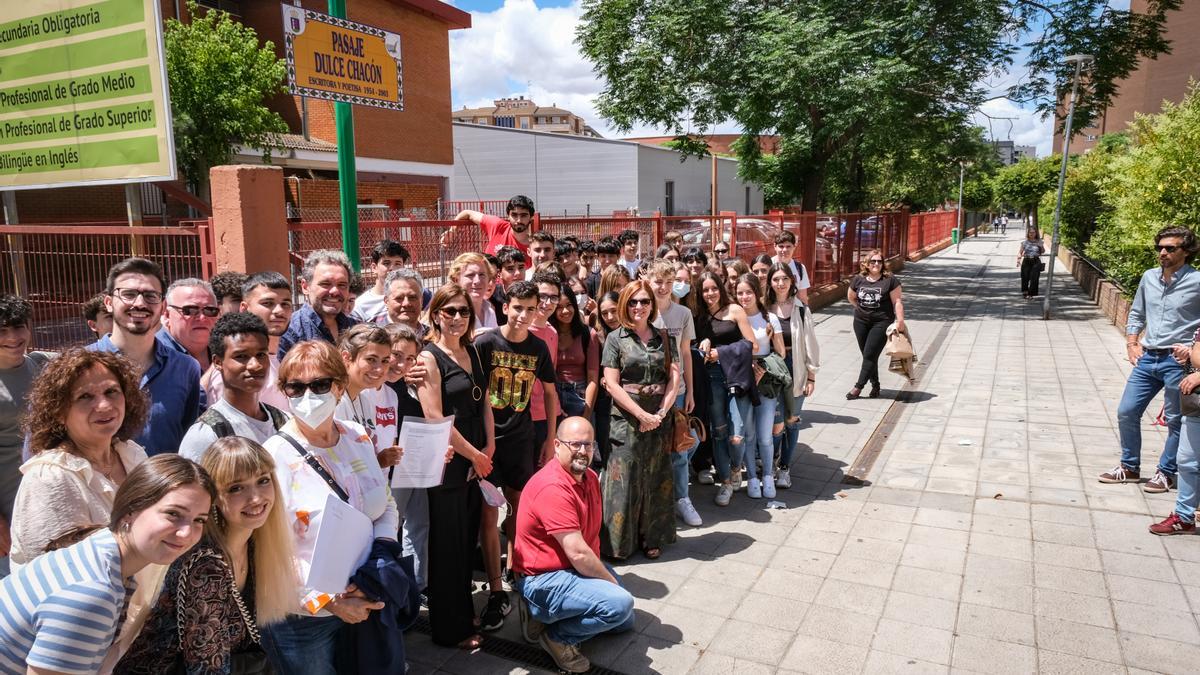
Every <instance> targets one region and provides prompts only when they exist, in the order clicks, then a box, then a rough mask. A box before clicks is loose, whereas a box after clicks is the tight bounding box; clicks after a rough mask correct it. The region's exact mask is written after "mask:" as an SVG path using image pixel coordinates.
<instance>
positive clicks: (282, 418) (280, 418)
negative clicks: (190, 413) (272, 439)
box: [196, 403, 288, 438]
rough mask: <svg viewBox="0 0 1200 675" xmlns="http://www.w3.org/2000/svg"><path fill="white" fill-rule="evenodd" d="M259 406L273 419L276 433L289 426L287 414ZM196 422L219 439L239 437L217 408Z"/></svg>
mask: <svg viewBox="0 0 1200 675" xmlns="http://www.w3.org/2000/svg"><path fill="white" fill-rule="evenodd" d="M259 405H261V406H262V407H263V408H264V409H265V410H266V411H267V416H268V417H269V418H270V419H271V426H273V427H275V430H276V431H279V429H281V428H282V427H283V425H285V424H287V421H288V416H287V413H285V412H283V411H282V410H280V409H279V408H276V407H275V406H273V405H268V404H266V403H260V404H259ZM196 421H197V422H200V423H202V424H204V425H205V426H207V427H209V428H211V429H212V430H213V433H214V434H216V435H217V438H225V437H226V436H236V435H237V434H236V433H234V431H233V425H232V424H230V423H229V420H228V419H226V418H225V416H224V415H222V414H221V412H220V411H219V410H217V409H215V408H209V409H208V410H205V411H204V414H202V415H200V417H199V419H197V420H196Z"/></svg>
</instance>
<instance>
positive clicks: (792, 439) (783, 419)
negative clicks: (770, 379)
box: [775, 354, 806, 467]
mask: <svg viewBox="0 0 1200 675" xmlns="http://www.w3.org/2000/svg"><path fill="white" fill-rule="evenodd" d="M785 362H786V363H787V368H788V372H789V373H791V372H792V355H791V354H788V355H787V357H786V358H785ZM795 376H796V375H795V373H792V377H795ZM805 398H806V397H805V396H804V395H803V394H801V395H800V396H793V395H792V388H791V387H788V388H787V389H785V390H784V391H782V392H780V393H779V405H777V406H775V424H782V425H783V432H782V433H778V434H775V444H776V445H777V446H780V448H779V466H780V467H790V466H791V465H792V454H793V453H795V452H796V444H797V443H799V442H800V422H801V420H800V413H801V411H802V410H804V400H805ZM789 414H790V415H792V416H794V417H795V418H796V421H795V422H792V423H790V424H789V423H788V421H787V418H788V415H789Z"/></svg>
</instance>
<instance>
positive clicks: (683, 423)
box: [658, 330, 696, 452]
mask: <svg viewBox="0 0 1200 675" xmlns="http://www.w3.org/2000/svg"><path fill="white" fill-rule="evenodd" d="M658 337H659V338H660V339H661V340H662V345H663V357H664V358H665V359H666V362H665V364H664V370H666V371H667V376H668V377H670V375H671V364H672V363H673V360H672V359H671V336H670V335H667V331H665V330H659V331H658ZM670 417H671V442H670V443H669V444H668V445H667V450H668V451H669V452H687V451H688V450H691V448H692V445H694V444H695V442H696V441H695V439H693V438H692V433H691V431H692V427H691V425H690V424H689V419H688V416H687V413H685V412H683V411H682V410H680V409H679V408H676V407H675V406H674V405H672V406H671V415H670Z"/></svg>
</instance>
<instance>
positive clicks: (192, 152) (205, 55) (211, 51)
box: [163, 0, 288, 185]
mask: <svg viewBox="0 0 1200 675" xmlns="http://www.w3.org/2000/svg"><path fill="white" fill-rule="evenodd" d="M188 13H189V14H190V15H191V17H192V20H191V22H190V23H181V22H180V21H178V20H176V19H169V20H168V21H167V25H166V33H165V34H164V38H163V42H164V45H165V47H166V55H167V78H168V81H169V84H170V88H171V111H172V114H173V116H174V129H175V154H176V159H177V161H178V164H179V169H180V171H181V172H182V173H183V175H184V176H186V177H187V179H188V181H189V182H191V183H192V184H195V185H200V184H204V183H207V181H208V169H209V168H210V167H213V166H216V165H218V164H224V163H226V162H228V161H229V158H230V157H231V156H232V146H233V145H234V144H235V143H240V144H243V145H246V146H248V147H252V148H255V149H257V150H260V151H262V152H263V155H264V158H266V159H268V160H269V159H270V151H271V148H272V135H273V134H279V133H285V132H286V131H287V130H288V127H287V123H286V122H285V121H284V120H283V118H282V117H280V116H279V115H278V114H277V113H275V112H273V111H271V110H269V109H268V108H267V107H266V106H265V105H263V102H264V101H266V100H267V99H269V98H270V97H272V96H275V95H278V94H281V93H284V92H285V91H286V89H285V87H284V80H285V77H286V76H287V68H286V64H285V63H284V61H283V60H281V59H277V58H275V49H274V46H273V45H272V44H271V43H270V42H267V43H265V44H264V45H262V46H260V45H259V42H258V35H257V34H255V32H254V30H253V29H251V28H249V27H247V26H245V25H243V24H241V23H239V22H238V21H236V20H234V19H233V18H231V17H230V15H229V14H227V13H225V12H220V11H216V10H208V11H207V12H203V13H202V12H200V11H199V10H198V8H197V7H196V4H195V3H194V2H193V1H192V0H189V2H188Z"/></svg>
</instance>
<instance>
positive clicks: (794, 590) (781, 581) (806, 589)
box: [751, 567, 824, 602]
mask: <svg viewBox="0 0 1200 675" xmlns="http://www.w3.org/2000/svg"><path fill="white" fill-rule="evenodd" d="M823 582H824V579H823V578H821V577H818V576H813V575H811V574H797V573H796V572H791V571H788V570H783V569H776V568H773V567H768V568H767V569H764V570H763V573H762V575H760V576H759V577H758V581H756V582H755V583H754V587H753V588H752V589H751V590H752V591H754V592H755V593H762V594H765V595H773V596H777V597H780V598H787V599H788V600H796V601H799V602H812V601H813V599H814V598H816V597H817V591H818V590H819V589H820V588H821V584H822V583H823Z"/></svg>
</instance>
